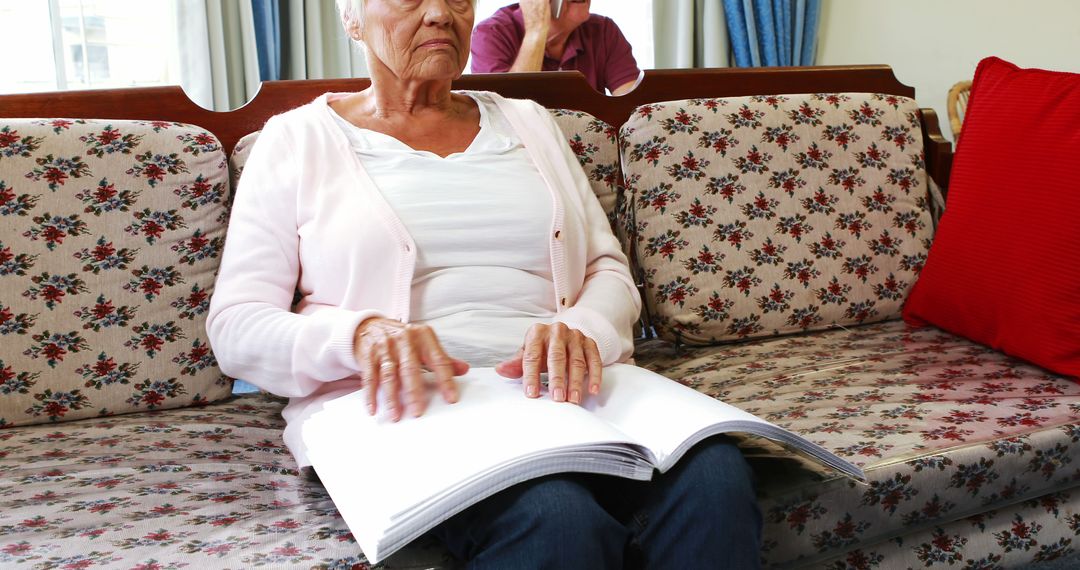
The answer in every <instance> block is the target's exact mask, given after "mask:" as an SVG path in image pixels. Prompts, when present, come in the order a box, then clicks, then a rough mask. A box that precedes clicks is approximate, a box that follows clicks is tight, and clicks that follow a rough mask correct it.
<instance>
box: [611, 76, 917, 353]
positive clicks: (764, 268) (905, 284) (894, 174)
mask: <svg viewBox="0 0 1080 570" xmlns="http://www.w3.org/2000/svg"><path fill="white" fill-rule="evenodd" d="M621 137H622V145H623V153H622V167H623V174H624V177H625V179H626V186H627V189H628V191H629V192H630V200H631V202H632V203H633V206H631V208H630V214H631V215H632V216H633V219H632V221H630V222H629V225H630V226H631V227H632V228H633V230H634V232H635V234H636V237H637V242H636V244H635V247H636V248H637V259H638V263H639V264H640V265H641V268H642V270H643V271H644V279H645V285H646V291H647V295H646V297H647V299H646V301H647V302H648V303H649V306H650V310H651V312H652V317H653V321H654V322H653V324H654V326H655V327H656V330H657V332H658V333H659V334H660V335H661V336H663V337H664V338H667V339H669V340H675V339H678V340H681V341H685V342H689V343H696V344H701V343H711V342H716V341H725V340H733V339H746V338H755V337H763V336H770V335H775V334H784V333H790V332H801V331H807V330H819V329H822V328H824V327H828V326H830V325H833V324H845V325H847V324H860V323H871V322H876V321H881V320H886V319H890V318H896V317H897V316H899V314H900V307H901V305H902V304H903V300H904V298H905V296H906V295H907V291H908V289H909V288H910V287H911V285H912V283H913V282H914V280H915V278H916V276H917V274H918V271H919V269H921V267H922V264H923V262H924V260H925V258H926V251H927V249H928V247H929V243H930V238H931V236H932V231H933V227H932V223H931V217H930V212H929V209H928V200H927V182H926V179H927V176H926V170H925V166H924V161H923V156H922V145H921V140H922V131H921V128H920V123H919V114H918V107H917V105H916V104H915V102H914V101H913V100H911V99H907V98H904V97H896V96H892V95H870V94H858V93H850V94H842V93H841V94H817V95H774V96H755V97H740V98H732V99H695V100H685V101H673V102H668V103H657V104H651V105H644V106H642V107H639V108H638V109H637V110H636V111H635V112H634V114H633V115H632V116H631V119H630V120H629V121H628V122H627V123H626V124H625V125H623V127H622V129H621Z"/></svg>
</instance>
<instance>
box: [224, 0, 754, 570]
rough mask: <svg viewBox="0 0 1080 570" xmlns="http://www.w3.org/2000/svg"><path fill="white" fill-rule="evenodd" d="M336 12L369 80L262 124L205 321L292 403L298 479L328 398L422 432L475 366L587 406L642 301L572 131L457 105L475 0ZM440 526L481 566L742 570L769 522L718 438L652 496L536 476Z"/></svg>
mask: <svg viewBox="0 0 1080 570" xmlns="http://www.w3.org/2000/svg"><path fill="white" fill-rule="evenodd" d="M339 7H340V8H341V10H342V17H343V20H344V22H345V27H346V30H347V31H348V34H349V35H350V36H351V37H352V38H353V39H355V40H356V41H360V42H363V45H364V47H365V49H366V52H367V58H368V64H369V68H370V70H371V86H370V87H369V88H367V89H365V90H364V91H361V92H358V93H330V94H326V95H323V96H321V97H319V98H318V99H316V100H314V101H313V102H311V103H309V104H307V105H304V106H303V107H300V108H298V109H295V110H293V111H290V112H288V113H285V114H283V115H280V116H277V117H274V118H272V119H270V120H269V121H268V122H267V123H266V126H265V128H264V129H263V131H262V134H261V135H260V137H259V140H258V143H257V144H256V145H255V148H254V149H253V151H252V154H251V157H250V159H249V160H248V163H247V168H246V169H245V171H244V175H243V178H242V180H241V182H240V185H239V188H238V191H237V194H236V198H235V203H234V206H233V212H232V219H231V222H230V227H229V236H228V240H227V243H226V247H225V253H224V258H223V260H222V265H221V270H220V274H219V276H218V280H217V285H216V291H215V293H214V296H213V300H212V303H211V307H210V315H209V319H208V323H207V328H208V331H209V334H210V339H211V343H212V344H213V348H214V352H215V354H216V356H217V358H218V361H219V362H220V364H221V368H222V369H223V370H224V371H225V372H226V373H227V374H229V375H231V376H236V377H241V378H245V379H248V380H250V381H251V382H253V383H255V384H256V385H258V386H260V387H261V388H263V389H265V390H267V391H269V392H272V393H274V394H278V395H281V396H287V397H289V398H290V402H289V405H288V407H287V408H286V409H285V411H284V413H283V415H284V416H285V419H286V420H287V427H286V429H285V434H284V438H285V442H286V444H287V445H288V446H289V449H290V451H292V453H293V455H294V456H295V457H296V460H297V462H298V464H299V465H300V466H301V467H304V466H308V465H310V462H309V461H308V458H307V455H306V453H305V449H304V446H303V444H302V442H301V438H300V428H301V425H302V424H303V422H304V420H305V418H307V417H309V416H310V415H311V414H313V413H314V412H315V411H317V410H319V409H320V408H321V407H322V405H323V404H324V403H325V402H326V401H328V400H331V399H333V398H336V397H338V396H341V395H344V394H346V393H349V392H353V391H356V390H359V389H365V390H366V391H367V394H368V399H367V402H368V408H369V412H370V413H374V412H375V408H376V405H377V402H379V401H380V398H381V399H382V400H384V401H385V405H386V406H388V407H389V412H390V414H391V416H392V417H393V419H394V420H395V421H397V420H398V419H401V418H403V417H405V418H406V419H403V420H402V421H409V420H408V419H407V416H419V415H421V414H422V413H423V412H424V409H425V405H426V401H425V399H424V394H425V386H424V384H423V383H424V377H423V376H422V372H423V371H425V370H427V371H430V372H431V373H433V376H434V378H435V381H436V382H437V385H438V388H439V389H440V391H441V397H443V398H445V399H446V400H447V401H449V402H454V401H455V400H456V399H457V397H458V393H457V389H456V387H455V384H454V376H456V375H461V374H464V373H465V372H466V371H467V370H468V368H469V366H470V365H474V366H496V367H497V370H498V372H499V373H500V374H502V375H503V376H506V377H508V378H523V380H522V385H523V392H524V394H523V397H527V398H538V397H550V398H552V399H554V400H556V401H559V402H566V405H575V404H578V403H581V402H582V401H584V400H585V399H586V398H588V397H590V395H592V394H596V393H597V391H598V389H599V386H600V383H601V382H602V380H603V370H602V366H603V365H605V364H611V363H614V362H619V361H624V360H626V359H627V358H629V356H630V353H631V350H632V342H631V335H630V331H631V328H632V326H631V325H632V323H633V321H634V320H635V319H636V317H637V314H638V310H639V304H640V301H639V299H638V296H637V293H636V290H635V287H634V283H633V281H632V280H631V278H630V275H629V272H628V270H627V267H626V262H625V259H624V257H623V255H622V254H621V253H620V251H619V247H618V244H617V241H616V239H615V238H614V237H613V236H612V234H611V231H610V229H609V227H608V224H607V222H606V220H605V217H604V214H603V212H602V210H601V208H600V206H599V204H598V203H597V202H596V199H595V197H594V196H593V194H592V193H591V191H590V189H589V185H588V182H587V180H586V177H585V175H584V173H583V172H582V170H581V168H580V166H579V164H578V162H577V160H576V158H575V157H574V155H573V153H572V152H571V151H570V149H569V147H568V145H567V144H566V142H565V140H564V138H563V136H562V135H561V133H560V132H559V129H558V127H557V126H556V124H555V123H554V122H553V121H552V119H551V118H550V116H549V115H548V114H547V112H546V111H545V110H544V109H543V108H542V107H540V106H539V105H537V104H535V103H532V102H529V101H517V100H509V99H504V98H502V97H500V96H498V95H496V94H494V93H480V92H453V91H451V89H450V83H451V81H452V80H453V79H455V78H456V77H458V76H459V75H460V74H461V72H462V70H463V69H464V66H465V62H466V58H467V54H468V53H469V36H470V30H471V27H472V23H473V0H367V1H366V2H365V1H363V0H339ZM294 290H299V293H300V297H299V301H298V302H297V303H296V304H295V305H294V303H293V301H294V298H293V294H294ZM543 372H546V373H547V375H548V389H547V390H546V392H547V393H546V394H542V392H544V390H542V389H541V382H540V375H541V373H543ZM377 393H381V396H380V398H377V397H376V394H377ZM342 435H343V437H342V442H343V446H344V445H347V442H348V435H347V434H342ZM521 436H522V437H544V434H543V433H532V434H521ZM343 450H344V449H343ZM402 452H403V453H412V452H422V451H418V450H402ZM462 452H463V453H467V450H465V449H463V451H462ZM373 468H376V469H377V468H378V467H377V466H373ZM433 533H434V534H435V535H436V536H437V537H438V538H439V539H441V540H442V541H443V542H444V543H445V544H446V546H447V547H448V548H449V550H450V551H451V552H452V553H453V554H454V555H455V556H457V557H459V558H461V559H463V560H466V561H468V563H469V564H470V566H472V567H477V568H481V567H493V568H494V567H503V568H621V567H623V566H624V564H626V563H629V561H630V560H631V559H633V558H636V559H637V560H638V562H643V563H644V564H646V565H647V566H649V567H669V566H670V567H678V568H695V567H703V568H704V567H708V568H717V567H722V566H726V567H736V568H747V567H753V566H755V565H756V563H757V547H758V543H759V534H760V515H759V513H758V511H757V508H756V506H755V501H754V494H753V489H752V486H751V483H750V475H749V470H748V467H747V465H746V463H745V461H744V460H743V458H742V457H741V455H740V454H739V453H738V451H737V450H736V449H735V447H734V446H733V445H731V444H730V443H729V442H728V441H727V440H724V439H713V440H709V441H706V442H704V443H703V444H701V445H699V446H698V447H697V448H696V449H695V450H693V451H692V452H691V453H688V454H687V455H686V457H685V458H684V459H682V460H681V461H680V463H679V465H678V466H677V467H676V468H674V469H672V470H670V471H669V472H668V473H666V474H664V475H657V476H656V477H655V478H654V480H653V481H651V482H648V483H641V482H632V481H625V480H622V479H616V478H603V477H598V476H584V475H577V474H567V475H563V476H554V477H547V478H542V479H537V480H533V481H531V482H528V483H524V484H521V485H518V486H516V487H512V488H510V489H508V490H506V491H504V492H502V493H500V494H497V495H495V496H493V497H491V498H488V499H486V500H484V501H481V502H480V503H478V504H476V505H475V506H473V507H471V508H470V509H468V510H466V511H464V512H462V513H459V514H458V515H457V516H455V517H452V518H451V519H449V520H448V521H446V522H445V523H443V524H442V525H440V526H439V527H437V528H436V529H435V530H434V531H433Z"/></svg>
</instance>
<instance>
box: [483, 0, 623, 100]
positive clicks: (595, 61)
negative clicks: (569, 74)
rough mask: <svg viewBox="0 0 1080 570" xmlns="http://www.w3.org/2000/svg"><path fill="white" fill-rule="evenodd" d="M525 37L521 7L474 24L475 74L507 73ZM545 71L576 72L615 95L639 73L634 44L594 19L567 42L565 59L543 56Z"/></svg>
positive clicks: (612, 24) (503, 10)
mask: <svg viewBox="0 0 1080 570" xmlns="http://www.w3.org/2000/svg"><path fill="white" fill-rule="evenodd" d="M524 38H525V17H524V16H523V15H522V14H521V7H520V6H518V5H517V4H511V5H509V6H506V7H504V8H500V9H499V11H497V12H495V14H493V15H492V16H491V17H490V18H488V19H486V20H484V21H483V22H480V23H479V24H477V25H476V29H475V30H473V35H472V72H473V73H499V72H503V71H509V70H510V67H511V66H512V65H514V60H515V59H517V54H518V50H520V49H521V42H522V41H523V40H524ZM541 69H543V70H544V71H560V70H577V71H580V72H581V73H582V74H583V75H584V76H585V79H586V80H587V81H588V82H589V84H590V85H592V86H593V88H595V89H596V90H597V91H600V92H603V90H604V89H607V90H609V91H614V90H615V89H616V88H618V87H620V86H622V85H623V84H625V83H629V82H631V81H636V80H637V78H638V74H639V73H640V70H638V66H637V61H635V60H634V54H633V53H632V52H631V50H630V42H628V41H626V38H625V37H624V36H623V34H622V32H621V31H620V30H619V27H618V26H616V25H615V22H613V21H612V20H611V18H607V17H605V16H600V15H597V14H592V15H590V16H589V20H588V21H587V22H585V23H584V24H582V25H581V26H579V27H578V29H576V30H574V31H573V32H572V33H571V34H570V37H569V38H568V39H567V40H566V51H564V52H563V56H562V60H561V61H560V60H557V59H552V58H550V57H548V56H547V55H546V54H545V55H544V64H543V67H542V68H541Z"/></svg>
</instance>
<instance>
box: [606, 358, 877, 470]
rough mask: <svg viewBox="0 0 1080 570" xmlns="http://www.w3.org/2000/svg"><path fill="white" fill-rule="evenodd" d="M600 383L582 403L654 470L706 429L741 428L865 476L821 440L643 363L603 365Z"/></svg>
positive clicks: (674, 459) (667, 465)
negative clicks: (596, 393) (594, 396)
mask: <svg viewBox="0 0 1080 570" xmlns="http://www.w3.org/2000/svg"><path fill="white" fill-rule="evenodd" d="M603 384H604V385H605V386H607V387H610V388H611V389H610V390H609V389H606V388H605V389H603V390H601V393H600V396H601V398H599V399H598V400H596V401H593V402H588V403H587V404H586V407H587V408H588V409H590V410H592V412H593V413H594V414H596V415H597V417H599V418H601V419H604V420H606V421H608V422H610V423H611V424H613V425H616V426H618V428H619V429H620V430H621V431H623V432H624V433H625V434H626V435H627V436H629V437H631V438H633V439H634V440H636V441H638V442H640V443H641V444H642V445H643V446H645V447H647V448H648V449H650V450H651V451H652V453H653V455H654V461H653V463H654V464H655V465H656V467H657V468H658V469H660V471H667V470H668V469H669V468H670V467H671V466H672V465H673V464H674V463H675V462H677V461H678V460H679V458H680V457H681V456H682V454H683V453H685V452H686V450H687V449H688V448H689V447H690V445H691V444H694V443H697V442H698V441H700V440H701V439H704V438H705V437H707V436H709V435H715V434H718V433H726V432H743V433H751V434H757V435H760V436H763V437H767V438H769V439H773V440H776V441H780V442H783V443H786V444H788V445H790V446H792V447H795V448H797V449H800V450H802V451H803V452H805V453H807V454H809V455H811V456H812V457H815V458H816V459H818V460H819V461H821V462H822V463H824V464H826V465H828V466H830V467H832V468H834V469H837V470H839V471H841V472H844V473H847V474H848V475H851V476H852V477H855V478H856V479H862V480H865V479H866V475H865V474H864V473H863V472H862V470H861V469H859V468H858V467H856V466H854V465H852V464H851V463H849V462H847V461H845V460H843V459H841V458H839V457H837V456H835V455H834V454H832V453H830V452H829V451H828V450H826V449H824V448H822V447H821V446H819V445H817V444H815V443H813V442H811V441H809V440H807V439H805V438H803V437H800V436H798V435H796V434H794V433H792V432H790V431H788V430H785V429H784V428H781V427H779V426H777V425H774V424H771V423H769V422H767V421H765V420H763V419H761V418H759V417H757V416H755V415H753V414H751V413H749V412H745V411H743V410H740V409H739V408H736V407H735V406H732V405H730V404H726V403H724V402H721V401H719V400H716V399H714V398H712V397H710V396H708V395H706V394H702V393H701V392H698V391H697V390H694V389H692V388H688V387H686V386H683V385H682V384H679V383H678V382H675V381H673V380H670V379H668V378H666V377H664V376H660V375H659V374H656V373H654V372H650V371H648V370H645V369H644V368H638V367H636V366H630V365H626V364H614V365H612V366H608V367H606V368H604V379H603Z"/></svg>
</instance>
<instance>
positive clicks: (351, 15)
mask: <svg viewBox="0 0 1080 570" xmlns="http://www.w3.org/2000/svg"><path fill="white" fill-rule="evenodd" d="M337 9H338V14H340V15H341V21H342V23H344V24H345V27H346V28H348V27H349V24H350V23H353V22H354V21H356V22H359V21H360V20H361V18H363V16H364V0H337Z"/></svg>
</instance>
